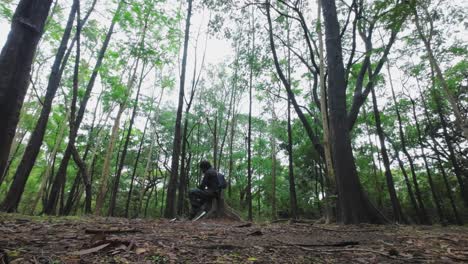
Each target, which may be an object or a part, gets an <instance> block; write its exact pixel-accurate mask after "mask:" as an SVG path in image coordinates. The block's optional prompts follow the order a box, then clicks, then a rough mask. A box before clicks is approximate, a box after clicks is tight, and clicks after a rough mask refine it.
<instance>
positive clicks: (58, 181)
mask: <svg viewBox="0 0 468 264" xmlns="http://www.w3.org/2000/svg"><path fill="white" fill-rule="evenodd" d="M123 5H124V1H119V4H118V7H117V10H116V11H115V13H114V16H113V18H112V23H111V25H110V27H109V30H108V31H107V34H106V37H105V39H104V42H103V44H102V47H101V49H100V51H99V54H98V56H97V60H96V64H95V65H94V69H93V72H92V74H91V77H90V79H89V81H88V84H87V86H86V91H85V93H84V96H83V98H82V100H81V102H80V108H79V110H78V112H77V115H76V118H75V120H72V122H74V124H73V129H72V130H70V134H69V137H68V138H69V141H68V145H67V148H66V150H65V153H64V154H63V157H62V161H61V162H60V166H59V169H58V171H57V173H56V175H55V179H54V181H53V183H52V187H51V189H50V194H49V196H48V199H47V205H46V206H45V208H44V212H45V213H46V214H54V213H55V212H56V208H57V203H58V201H59V195H60V190H61V189H62V187H63V186H64V185H65V181H66V171H67V167H68V162H69V161H70V158H71V156H72V150H73V148H74V147H75V141H76V137H77V135H78V129H79V127H80V124H81V121H82V120H83V117H84V114H85V110H86V105H87V104H88V100H89V98H90V97H91V91H92V90H93V87H94V83H95V81H96V78H97V75H98V73H99V68H100V67H101V64H102V61H103V59H104V55H105V54H106V51H107V47H108V46H109V42H110V39H111V37H112V34H113V33H114V27H115V24H116V23H117V19H118V16H119V15H120V11H121V9H122V7H123Z"/></svg>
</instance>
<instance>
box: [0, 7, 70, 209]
mask: <svg viewBox="0 0 468 264" xmlns="http://www.w3.org/2000/svg"><path fill="white" fill-rule="evenodd" d="M78 8H79V1H78V0H74V1H73V5H72V7H71V9H70V14H69V16H68V22H67V26H66V28H65V32H64V33H63V36H62V41H61V43H60V46H59V48H58V51H57V55H56V56H55V61H54V64H53V66H52V70H51V74H50V77H49V84H48V86H47V93H46V95H45V98H44V101H43V104H42V110H41V114H40V116H39V120H38V121H37V123H36V126H35V128H34V131H33V133H32V135H31V137H30V139H29V142H28V145H27V147H26V150H25V152H24V154H23V158H22V160H21V163H20V164H19V166H18V170H17V171H16V173H15V176H14V180H13V183H12V184H11V186H10V190H9V191H8V194H7V196H6V198H5V201H4V202H3V204H2V206H1V208H0V209H1V210H3V211H6V212H13V211H16V209H17V208H18V204H19V202H20V199H21V196H22V194H23V191H24V186H25V184H26V181H27V179H28V177H29V174H30V173H31V170H32V167H33V166H34V163H35V161H36V158H37V155H38V153H39V149H40V147H41V145H42V140H43V138H44V134H45V130H46V126H47V121H48V120H49V114H50V110H51V107H52V101H53V100H54V97H55V92H56V91H57V88H58V87H59V85H60V80H61V78H62V73H63V69H64V67H60V66H61V65H62V64H66V63H67V60H66V59H65V60H64V59H63V57H64V56H65V51H66V49H67V44H68V40H69V39H70V35H71V31H72V27H73V21H74V20H75V15H76V13H77V10H78ZM67 59H68V57H67Z"/></svg>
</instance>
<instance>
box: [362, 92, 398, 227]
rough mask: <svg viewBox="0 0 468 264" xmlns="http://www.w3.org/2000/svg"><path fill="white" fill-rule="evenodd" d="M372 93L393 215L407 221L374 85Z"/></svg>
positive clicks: (396, 218) (395, 218)
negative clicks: (399, 196) (398, 191)
mask: <svg viewBox="0 0 468 264" xmlns="http://www.w3.org/2000/svg"><path fill="white" fill-rule="evenodd" d="M371 93H372V103H373V109H374V119H375V126H376V130H377V135H378V136H379V142H380V152H381V153H382V159H383V163H384V167H385V179H386V180H387V188H388V193H389V195H390V201H391V203H392V210H393V217H394V220H395V221H396V222H397V223H406V220H405V217H404V215H403V212H402V210H401V205H400V201H399V199H398V197H397V193H396V190H395V183H394V181H393V175H392V171H391V169H390V159H389V157H388V152H387V147H386V146H385V135H384V131H383V128H382V124H381V120H380V112H379V108H378V105H377V97H376V96H375V88H374V87H372V88H371Z"/></svg>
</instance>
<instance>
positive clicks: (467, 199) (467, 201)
mask: <svg viewBox="0 0 468 264" xmlns="http://www.w3.org/2000/svg"><path fill="white" fill-rule="evenodd" d="M434 93H436V91H434ZM434 97H435V102H436V109H437V114H438V116H439V119H440V124H441V126H442V133H443V135H444V139H445V143H446V144H447V149H448V151H449V159H450V162H451V163H452V166H453V171H454V173H455V176H456V178H457V181H458V186H459V187H460V196H461V197H462V200H463V203H464V205H465V207H466V208H468V190H466V187H465V182H464V181H463V175H466V174H464V172H463V169H462V167H460V165H459V163H458V161H457V158H456V157H455V150H454V149H453V145H452V141H451V140H450V136H449V133H448V131H447V121H446V120H445V117H444V114H443V110H442V102H441V98H440V96H439V95H437V94H436V95H435V96H434ZM423 100H424V99H423ZM434 142H435V141H434ZM467 177H468V176H467Z"/></svg>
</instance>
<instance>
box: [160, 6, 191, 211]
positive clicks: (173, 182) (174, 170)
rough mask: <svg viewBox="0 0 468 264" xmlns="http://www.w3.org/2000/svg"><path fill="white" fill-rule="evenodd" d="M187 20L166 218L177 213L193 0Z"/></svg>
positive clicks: (188, 8)
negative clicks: (183, 111)
mask: <svg viewBox="0 0 468 264" xmlns="http://www.w3.org/2000/svg"><path fill="white" fill-rule="evenodd" d="M187 2H188V7H187V18H186V21H185V37H184V51H183V54H182V71H181V74H180V88H179V102H178V106H177V114H176V123H175V128H174V129H175V130H174V141H173V143H172V160H171V171H170V173H171V175H170V177H169V183H168V188H167V194H166V208H165V210H164V217H166V218H172V217H174V216H175V214H176V212H177V208H176V207H177V203H176V195H177V194H176V191H177V181H178V179H177V178H178V174H179V158H180V146H181V132H182V131H181V123H182V122H181V121H182V110H183V108H184V88H185V72H186V68H187V52H188V42H189V37H190V19H191V17H192V0H187Z"/></svg>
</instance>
